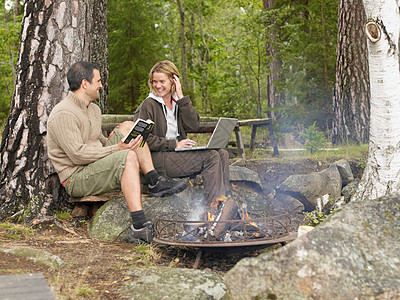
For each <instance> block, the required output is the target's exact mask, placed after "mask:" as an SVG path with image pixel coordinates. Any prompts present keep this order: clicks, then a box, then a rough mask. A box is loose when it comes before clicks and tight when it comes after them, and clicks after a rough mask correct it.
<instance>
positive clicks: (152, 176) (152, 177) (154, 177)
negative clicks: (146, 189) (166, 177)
mask: <svg viewBox="0 0 400 300" xmlns="http://www.w3.org/2000/svg"><path fill="white" fill-rule="evenodd" d="M158 177H160V175H159V174H158V172H157V171H156V170H152V171H150V172H148V173H147V174H145V175H144V180H146V182H147V183H148V184H150V185H156V183H157V181H158Z"/></svg>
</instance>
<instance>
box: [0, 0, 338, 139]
mask: <svg viewBox="0 0 400 300" xmlns="http://www.w3.org/2000/svg"><path fill="white" fill-rule="evenodd" d="M338 2H339V1H338V0H325V1H319V0H291V1H289V0H275V1H267V0H264V1H261V0H239V1H238V0H224V1H220V0H214V1H207V0H190V1H189V0H147V1H140V0H118V1H117V0H109V1H108V3H107V10H108V15H107V22H108V27H107V28H108V45H109V48H108V51H109V78H108V87H107V88H108V101H107V105H105V106H104V107H103V112H107V113H116V114H117V113H118V114H129V113H132V111H133V110H134V109H135V108H136V107H137V106H138V105H139V104H140V103H141V101H143V100H144V99H145V98H146V97H147V95H148V87H147V79H148V73H149V71H150V69H151V67H152V66H153V65H154V64H155V63H156V62H157V61H159V60H163V59H169V60H171V61H173V62H174V63H175V64H176V65H177V66H178V68H179V70H180V72H181V81H182V83H183V86H184V92H185V94H189V95H190V96H191V99H192V101H193V103H194V105H195V107H196V109H197V110H198V111H199V113H200V114H201V115H203V116H227V117H236V118H239V119H247V118H262V117H266V116H268V117H272V118H273V119H274V121H275V122H274V127H275V134H276V136H277V137H278V141H280V142H282V140H283V136H284V135H285V134H286V133H290V134H291V135H292V136H293V137H294V138H295V139H301V136H302V133H303V132H304V130H305V129H306V128H309V127H310V126H311V125H312V124H314V123H315V124H316V125H317V128H319V129H320V130H322V131H323V132H324V133H325V135H326V137H327V138H328V140H330V139H331V132H332V122H333V119H334V112H333V101H332V99H333V94H334V87H335V63H336V59H337V55H336V43H337V35H338V29H337V23H338V4H339V3H338ZM0 4H1V6H0V7H1V8H0V9H1V19H3V20H2V22H0V48H1V52H0V119H1V120H2V121H5V120H7V117H8V114H9V111H10V103H11V100H12V95H13V91H14V84H15V74H16V70H15V68H16V62H17V56H18V47H19V33H20V28H21V19H22V17H23V1H18V0H15V1H13V2H11V1H5V0H0ZM270 4H273V5H270ZM272 75H274V76H272ZM272 89H274V90H273V92H272V93H271V90H272ZM106 92H107V91H106ZM60 100H61V99H60ZM266 134H268V133H267V132H266Z"/></svg>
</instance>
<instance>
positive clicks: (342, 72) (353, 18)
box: [332, 0, 370, 143]
mask: <svg viewBox="0 0 400 300" xmlns="http://www.w3.org/2000/svg"><path fill="white" fill-rule="evenodd" d="M363 8H364V7H363V3H362V0H354V1H353V0H341V1H340V3H339V13H338V15H339V18H338V43H337V48H336V49H337V50H336V54H337V60H336V83H335V90H334V95H333V111H334V116H335V117H334V121H333V126H332V142H333V143H347V142H356V143H367V142H368V138H369V114H370V87H369V76H368V52H367V51H368V50H367V41H366V39H365V34H364V30H363V26H364V24H365V21H366V15H365V11H364V9H363Z"/></svg>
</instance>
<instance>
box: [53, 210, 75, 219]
mask: <svg viewBox="0 0 400 300" xmlns="http://www.w3.org/2000/svg"><path fill="white" fill-rule="evenodd" d="M56 216H57V218H58V219H60V220H67V219H70V218H72V214H71V212H68V211H57V212H56Z"/></svg>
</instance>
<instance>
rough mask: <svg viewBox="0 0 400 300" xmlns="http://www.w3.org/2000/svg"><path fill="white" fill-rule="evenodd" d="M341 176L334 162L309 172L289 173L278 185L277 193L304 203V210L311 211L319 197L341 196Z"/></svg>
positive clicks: (334, 197)
mask: <svg viewBox="0 0 400 300" xmlns="http://www.w3.org/2000/svg"><path fill="white" fill-rule="evenodd" d="M341 190H342V178H341V176H340V173H339V171H338V168H337V166H336V165H335V164H331V165H330V166H329V168H328V169H325V170H323V171H321V172H318V173H317V172H313V173H311V174H301V175H291V176H289V177H288V178H287V179H286V180H285V181H284V182H283V183H282V184H281V185H280V186H279V187H277V189H276V192H277V193H278V194H280V193H281V194H286V195H289V196H291V197H293V198H295V199H297V200H298V201H300V202H301V203H302V204H303V205H304V209H305V210H306V211H313V210H314V209H315V208H316V207H317V206H318V205H320V200H321V197H322V196H324V195H329V198H330V199H334V200H336V199H338V198H340V196H341Z"/></svg>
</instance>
